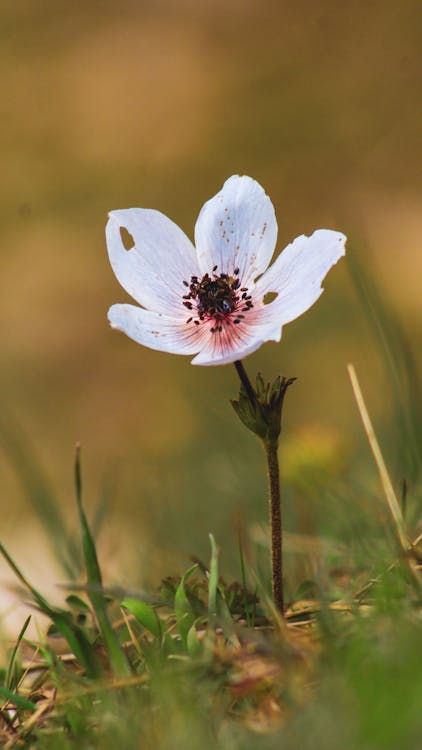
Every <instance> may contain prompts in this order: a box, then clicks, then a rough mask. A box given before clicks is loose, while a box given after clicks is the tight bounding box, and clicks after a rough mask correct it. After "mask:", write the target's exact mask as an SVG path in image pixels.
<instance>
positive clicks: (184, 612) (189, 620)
mask: <svg viewBox="0 0 422 750" xmlns="http://www.w3.org/2000/svg"><path fill="white" fill-rule="evenodd" d="M197 569H198V565H197V564H196V563H195V565H192V567H191V568H189V570H187V571H186V573H185V574H184V575H183V576H182V579H181V581H180V583H179V585H178V587H177V589H176V593H175V595H174V612H175V615H176V620H177V627H178V629H179V633H180V635H181V636H182V640H183V643H184V644H185V645H186V641H187V637H188V633H189V630H190V628H191V627H192V625H193V623H194V622H195V619H196V615H195V613H194V612H193V611H192V607H191V603H190V601H189V599H188V597H187V594H186V591H185V583H186V581H187V580H188V579H189V578H190V576H191V575H192V573H194V572H195V570H197Z"/></svg>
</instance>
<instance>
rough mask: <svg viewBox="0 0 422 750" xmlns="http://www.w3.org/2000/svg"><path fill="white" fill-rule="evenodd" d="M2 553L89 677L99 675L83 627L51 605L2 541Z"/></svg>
mask: <svg viewBox="0 0 422 750" xmlns="http://www.w3.org/2000/svg"><path fill="white" fill-rule="evenodd" d="M0 554H1V555H3V557H4V559H5V560H6V562H7V563H8V565H9V566H10V567H11V569H12V570H13V572H14V574H15V575H16V577H17V578H18V579H19V580H20V582H21V583H22V584H23V585H24V587H25V588H26V589H27V591H29V593H30V594H31V596H32V599H33V601H34V602H35V604H36V605H37V606H38V607H39V609H40V610H41V611H42V612H43V613H44V614H45V615H47V617H49V618H50V620H52V621H53V622H54V624H55V626H56V628H57V630H58V631H59V632H60V633H61V634H62V636H63V638H65V640H66V641H67V642H68V644H69V647H70V649H71V650H72V652H73V653H74V654H75V656H76V658H77V659H78V660H79V662H80V663H81V665H82V666H83V667H84V668H85V670H86V673H87V675H88V676H89V677H98V676H99V675H100V674H101V672H102V670H101V667H100V665H99V662H98V660H97V657H96V655H95V651H94V649H93V648H92V646H91V644H90V642H89V640H88V638H87V637H86V635H85V633H84V632H83V630H81V628H79V627H78V626H77V625H76V624H75V623H74V622H73V620H72V618H71V616H70V614H69V612H65V611H64V610H61V609H58V608H56V607H53V606H51V605H50V604H49V603H48V601H47V600H46V599H44V597H43V596H42V594H40V592H39V591H37V589H36V588H34V586H32V585H31V584H30V583H29V581H28V580H27V579H26V578H25V576H24V575H23V573H22V571H21V570H20V569H19V568H18V566H17V565H16V563H15V562H14V560H13V559H12V558H11V557H10V555H9V553H8V551H7V550H6V548H5V547H4V545H3V544H2V543H1V542H0Z"/></svg>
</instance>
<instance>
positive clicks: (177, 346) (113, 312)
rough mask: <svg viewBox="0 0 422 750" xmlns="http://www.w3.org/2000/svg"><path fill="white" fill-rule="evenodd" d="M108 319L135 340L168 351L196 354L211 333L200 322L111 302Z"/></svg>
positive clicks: (113, 325) (114, 326)
mask: <svg viewBox="0 0 422 750" xmlns="http://www.w3.org/2000/svg"><path fill="white" fill-rule="evenodd" d="M108 319H109V321H110V324H111V327H112V328H117V330H119V331H122V332H123V333H125V334H126V336H129V338H131V339H133V341H136V342H137V343H138V344H142V345H143V346H148V347H149V348H150V349H157V350H158V351H161V352H169V353H171V354H196V352H198V351H200V349H201V348H202V347H203V346H204V342H205V341H206V340H207V337H208V336H210V335H211V334H210V333H209V331H208V330H207V329H205V328H204V327H203V326H195V325H190V324H187V323H186V322H180V321H179V320H175V319H173V318H169V317H166V316H165V315H161V314H160V313H155V312H151V311H150V310H143V309H142V308H141V307H135V305H113V306H112V307H110V309H109V311H108Z"/></svg>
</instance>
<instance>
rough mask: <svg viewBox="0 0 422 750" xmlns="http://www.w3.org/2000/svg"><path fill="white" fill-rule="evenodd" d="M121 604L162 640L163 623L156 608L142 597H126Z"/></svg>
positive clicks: (155, 636)
mask: <svg viewBox="0 0 422 750" xmlns="http://www.w3.org/2000/svg"><path fill="white" fill-rule="evenodd" d="M121 606H122V607H124V608H125V609H127V610H128V611H129V612H130V613H131V614H132V615H133V616H134V618H135V619H136V620H137V621H138V622H139V623H140V625H142V627H144V628H146V630H149V632H150V633H151V634H152V635H153V636H154V638H157V640H158V641H161V637H162V632H163V629H162V625H161V622H160V619H159V617H158V615H157V613H156V612H155V610H154V609H153V608H152V607H150V606H149V605H148V604H146V603H145V602H143V601H141V600H140V599H131V598H129V597H128V598H127V599H124V600H123V601H122V603H121Z"/></svg>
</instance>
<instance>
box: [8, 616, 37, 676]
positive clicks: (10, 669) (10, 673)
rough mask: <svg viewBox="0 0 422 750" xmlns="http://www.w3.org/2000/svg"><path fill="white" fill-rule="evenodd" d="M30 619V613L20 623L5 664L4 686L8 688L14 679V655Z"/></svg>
mask: <svg viewBox="0 0 422 750" xmlns="http://www.w3.org/2000/svg"><path fill="white" fill-rule="evenodd" d="M30 621H31V615H29V616H28V617H27V618H26V620H25V622H24V624H23V625H22V628H21V630H20V633H19V635H18V637H17V639H16V643H15V645H14V647H13V650H12V653H11V654H10V659H9V663H8V665H7V670H6V676H5V680H4V682H5V687H7V688H9V690H11V689H12V688H13V687H14V685H13V681H14V670H15V662H16V656H17V653H18V649H19V646H20V644H21V641H22V638H23V637H24V635H25V633H26V630H27V628H28V625H29V623H30Z"/></svg>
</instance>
